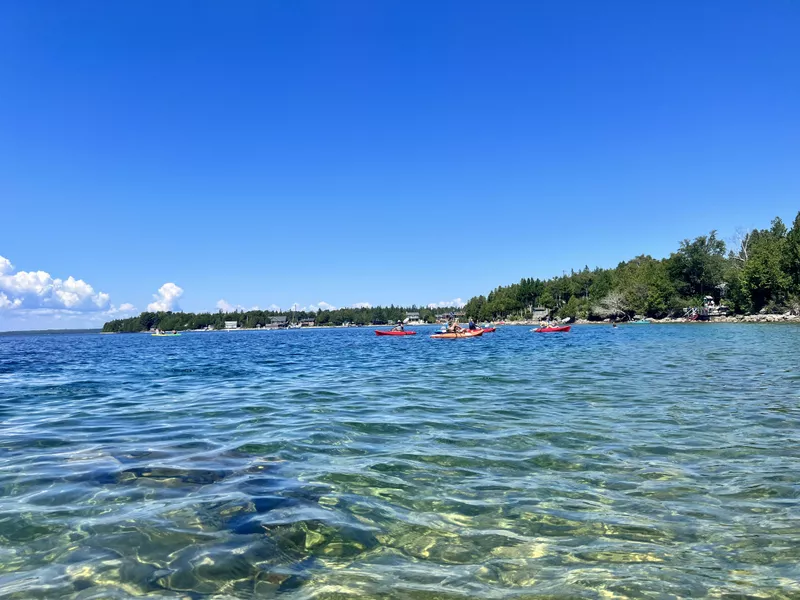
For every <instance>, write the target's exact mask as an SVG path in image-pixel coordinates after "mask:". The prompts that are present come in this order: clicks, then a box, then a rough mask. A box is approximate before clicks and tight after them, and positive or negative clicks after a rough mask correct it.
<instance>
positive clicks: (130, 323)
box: [103, 306, 459, 333]
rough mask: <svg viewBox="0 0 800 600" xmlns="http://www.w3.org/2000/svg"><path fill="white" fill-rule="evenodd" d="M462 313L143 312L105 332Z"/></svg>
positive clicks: (389, 309)
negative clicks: (276, 319)
mask: <svg viewBox="0 0 800 600" xmlns="http://www.w3.org/2000/svg"><path fill="white" fill-rule="evenodd" d="M454 310H459V309H457V308H454V307H450V308H437V309H436V310H435V311H434V310H432V309H430V308H417V307H416V306H412V307H410V308H403V307H400V306H375V307H371V308H340V309H338V310H321V311H319V312H303V311H297V312H285V311H284V312H274V311H268V310H250V311H247V312H232V313H226V312H217V313H184V312H159V313H155V312H143V313H142V314H140V315H139V316H138V317H132V318H130V319H117V320H115V321H110V322H108V323H106V324H105V325H104V326H103V331H104V332H107V333H108V332H115V333H135V332H139V331H148V330H149V329H151V328H153V327H158V328H159V329H163V330H165V331H170V330H173V329H174V330H178V331H183V330H187V329H204V328H206V327H213V328H214V329H224V328H225V321H236V322H237V323H238V324H239V327H249V328H256V327H259V326H261V327H263V326H264V325H267V324H269V323H270V318H271V317H280V316H283V317H286V318H287V320H288V321H289V322H300V321H302V320H303V319H314V322H315V324H316V325H323V326H328V325H330V326H334V325H343V324H345V323H352V324H354V325H367V324H370V323H378V324H384V323H393V322H396V321H401V320H403V319H405V318H406V315H407V314H408V313H409V312H418V313H419V316H420V319H421V320H423V321H425V322H427V323H435V322H436V316H435V315H437V314H440V313H443V312H450V311H454Z"/></svg>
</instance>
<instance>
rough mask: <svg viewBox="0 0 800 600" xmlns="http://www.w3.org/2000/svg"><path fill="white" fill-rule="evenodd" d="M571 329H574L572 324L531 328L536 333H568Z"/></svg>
mask: <svg viewBox="0 0 800 600" xmlns="http://www.w3.org/2000/svg"><path fill="white" fill-rule="evenodd" d="M570 329H572V325H561V326H558V327H537V328H536V329H531V331H533V332H534V333H559V332H564V333H566V332H568V331H569V330H570Z"/></svg>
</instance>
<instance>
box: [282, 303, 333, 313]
mask: <svg viewBox="0 0 800 600" xmlns="http://www.w3.org/2000/svg"><path fill="white" fill-rule="evenodd" d="M292 306H293V307H297V304H293V305H292ZM296 310H299V311H302V312H319V311H321V310H336V307H335V306H334V305H333V304H329V303H327V302H324V301H323V302H320V303H319V304H309V305H308V306H302V307H300V308H297V309H296Z"/></svg>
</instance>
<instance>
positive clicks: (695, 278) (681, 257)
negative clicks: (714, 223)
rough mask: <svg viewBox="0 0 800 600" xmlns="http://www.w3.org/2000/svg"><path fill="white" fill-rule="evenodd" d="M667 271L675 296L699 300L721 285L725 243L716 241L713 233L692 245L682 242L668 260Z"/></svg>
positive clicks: (696, 240)
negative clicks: (674, 287) (675, 291)
mask: <svg viewBox="0 0 800 600" xmlns="http://www.w3.org/2000/svg"><path fill="white" fill-rule="evenodd" d="M668 268H669V272H670V275H671V277H672V280H673V282H674V284H675V286H676V288H677V289H678V291H679V293H682V294H683V295H684V296H688V297H695V298H697V299H700V298H702V296H704V295H705V294H707V293H710V292H713V291H715V289H716V287H717V286H718V285H719V284H720V283H722V276H723V273H724V271H725V242H723V241H722V240H720V239H718V238H717V232H716V231H712V232H711V233H710V234H709V235H707V236H705V235H702V236H700V237H697V238H695V239H694V241H689V240H683V241H682V242H681V246H680V249H679V250H678V251H677V252H676V253H674V254H672V255H671V256H670V258H669V262H668Z"/></svg>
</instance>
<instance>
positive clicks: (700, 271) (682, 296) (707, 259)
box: [464, 213, 800, 321]
mask: <svg viewBox="0 0 800 600" xmlns="http://www.w3.org/2000/svg"><path fill="white" fill-rule="evenodd" d="M705 296H712V297H713V298H714V300H715V302H717V303H719V302H721V303H723V304H724V305H726V306H727V307H728V308H729V310H730V311H731V312H732V313H737V314H748V313H757V312H771V313H774V312H785V311H792V312H794V313H795V314H797V313H798V312H800V213H798V214H797V217H796V218H795V220H794V224H793V225H792V228H791V229H787V227H786V225H785V224H784V223H783V221H781V219H780V218H776V219H774V220H773V221H772V225H771V227H770V228H769V229H754V230H752V231H746V232H740V233H738V234H737V235H736V237H735V239H734V240H732V241H731V244H730V247H728V245H726V244H725V242H724V241H723V240H721V239H719V238H718V237H717V233H716V232H714V231H712V232H711V233H710V234H709V235H705V236H700V237H698V238H695V239H694V240H684V241H682V242H681V243H680V247H679V248H678V249H677V251H676V252H674V253H672V254H671V255H670V256H669V257H668V258H663V259H655V258H652V257H650V256H637V257H636V258H634V259H632V260H629V261H626V262H622V263H620V264H619V265H617V267H616V268H613V269H594V270H590V269H589V268H588V267H585V268H584V269H583V270H581V271H572V272H571V273H570V274H569V275H564V276H562V277H554V278H552V279H548V280H540V279H522V280H521V281H520V282H519V283H515V284H512V285H509V286H501V287H498V288H496V289H494V290H492V291H491V292H490V293H489V295H488V296H477V297H474V298H471V299H470V301H469V302H468V303H467V305H466V307H465V309H464V310H465V312H466V314H467V315H468V316H469V317H472V318H475V319H478V320H481V321H488V320H496V319H510V320H514V319H522V318H527V317H529V316H531V315H533V314H534V308H535V307H544V308H547V309H549V311H550V313H551V314H553V315H555V316H558V317H562V318H563V317H572V318H583V319H605V318H610V317H618V318H629V317H633V316H634V315H641V316H647V317H653V318H663V317H668V316H673V317H679V316H682V315H683V314H684V312H685V311H686V309H687V308H688V307H696V306H701V305H702V303H703V298H704V297H705Z"/></svg>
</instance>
